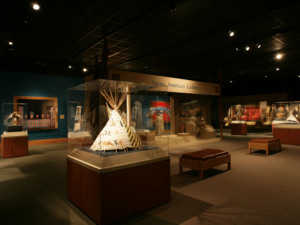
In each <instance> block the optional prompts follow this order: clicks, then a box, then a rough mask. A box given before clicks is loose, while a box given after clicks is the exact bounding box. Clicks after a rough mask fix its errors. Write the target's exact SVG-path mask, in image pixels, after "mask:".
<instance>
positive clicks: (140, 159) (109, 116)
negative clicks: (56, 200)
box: [67, 80, 172, 224]
mask: <svg viewBox="0 0 300 225" xmlns="http://www.w3.org/2000/svg"><path fill="white" fill-rule="evenodd" d="M164 99H168V93H167V87H166V86H155V85H147V84H139V83H132V82H121V81H112V80H96V81H92V82H88V83H85V84H82V85H79V86H76V87H74V88H70V89H68V141H69V143H68V145H69V153H68V156H67V162H68V198H69V200H71V201H72V202H73V203H74V204H75V205H76V206H77V207H79V208H80V209H81V210H82V211H83V212H85V213H86V214H87V215H88V216H89V217H91V218H92V219H93V220H94V221H95V222H96V223H98V224H107V223H111V222H114V221H116V220H119V219H122V218H124V217H127V216H130V215H133V214H135V213H138V212H141V211H144V210H146V209H149V208H152V207H154V206H157V205H160V204H162V203H165V202H167V201H168V200H169V199H170V158H169V154H168V151H169V136H168V135H167V134H168V129H166V128H168V126H170V120H169V121H164V120H163V123H164V125H163V127H156V128H155V129H149V127H147V119H146V116H145V114H146V115H147V114H149V111H150V112H155V113H156V114H161V115H163V113H165V112H166V110H165V109H162V108H159V107H161V106H157V105H153V103H151V102H161V101H162V100H164ZM151 104H152V105H151ZM151 106H152V109H150V108H151ZM155 108H156V109H155ZM169 116H170V117H172V115H171V113H169ZM147 118H149V117H147ZM150 118H152V119H153V117H150ZM162 118H163V116H162ZM144 119H146V120H144ZM156 120H157V117H156ZM154 124H155V122H154ZM147 128H148V129H147ZM158 129H159V131H160V132H156V131H157V130H158ZM120 190H121V191H120ZM102 206H103V207H102ZM104 206H105V207H104ZM112 208H113V209H114V210H111V209H112ZM124 209H126V210H124Z"/></svg>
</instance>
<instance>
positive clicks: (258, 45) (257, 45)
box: [253, 41, 261, 48]
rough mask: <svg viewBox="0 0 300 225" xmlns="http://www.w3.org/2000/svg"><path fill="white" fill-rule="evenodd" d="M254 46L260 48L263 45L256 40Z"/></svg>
mask: <svg viewBox="0 0 300 225" xmlns="http://www.w3.org/2000/svg"><path fill="white" fill-rule="evenodd" d="M253 45H254V47H255V48H260V47H261V44H259V43H257V42H256V41H255V42H254V43H253Z"/></svg>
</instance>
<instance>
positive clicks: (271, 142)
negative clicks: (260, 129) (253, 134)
mask: <svg viewBox="0 0 300 225" xmlns="http://www.w3.org/2000/svg"><path fill="white" fill-rule="evenodd" d="M248 146H249V153H251V148H254V149H262V150H266V155H267V156H268V155H269V150H270V149H272V148H277V147H279V151H281V141H280V139H277V138H258V139H252V140H250V142H249V144H248Z"/></svg>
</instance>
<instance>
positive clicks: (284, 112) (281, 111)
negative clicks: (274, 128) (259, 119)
mask: <svg viewBox="0 0 300 225" xmlns="http://www.w3.org/2000/svg"><path fill="white" fill-rule="evenodd" d="M299 108H300V101H286V102H274V103H273V104H272V109H271V112H270V114H271V115H272V120H273V122H272V123H273V124H276V123H287V124H298V123H299V121H300V115H299Z"/></svg>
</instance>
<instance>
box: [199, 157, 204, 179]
mask: <svg viewBox="0 0 300 225" xmlns="http://www.w3.org/2000/svg"><path fill="white" fill-rule="evenodd" d="M202 166H203V163H202V162H201V161H200V162H199V179H200V180H203V167H202Z"/></svg>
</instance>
